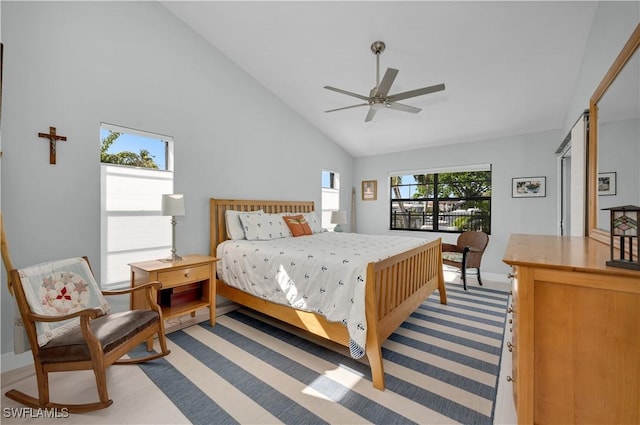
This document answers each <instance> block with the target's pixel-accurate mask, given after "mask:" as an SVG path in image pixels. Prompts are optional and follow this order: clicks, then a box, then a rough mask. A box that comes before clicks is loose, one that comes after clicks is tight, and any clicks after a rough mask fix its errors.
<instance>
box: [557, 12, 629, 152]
mask: <svg viewBox="0 0 640 425" xmlns="http://www.w3.org/2000/svg"><path fill="white" fill-rule="evenodd" d="M638 22H640V2H638V1H601V2H600V3H599V5H598V9H597V10H596V13H595V16H594V18H593V25H592V27H591V31H590V32H589V38H588V40H587V45H586V47H585V52H584V56H583V57H582V65H581V66H580V72H579V73H578V78H577V79H576V84H575V88H574V90H573V96H572V97H571V100H570V101H569V107H568V108H567V114H566V115H565V125H564V130H563V132H562V134H567V133H568V132H569V131H570V130H571V127H572V126H573V124H575V122H576V120H577V119H578V117H579V116H580V115H581V114H582V113H583V112H584V110H585V109H589V99H590V98H591V96H592V95H593V92H594V91H595V90H596V87H598V84H600V81H602V79H603V78H604V75H605V74H606V73H607V71H608V70H609V68H610V67H611V64H613V61H614V60H615V58H616V57H617V56H618V54H619V53H620V50H622V46H624V44H625V43H626V42H627V40H628V39H629V37H630V36H631V33H632V32H633V30H634V29H635V27H636V26H637V25H638ZM558 144H559V142H558Z"/></svg>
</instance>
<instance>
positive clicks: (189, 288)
mask: <svg viewBox="0 0 640 425" xmlns="http://www.w3.org/2000/svg"><path fill="white" fill-rule="evenodd" d="M218 260H219V258H216V257H209V256H207V255H198V254H193V255H185V256H183V257H182V260H178V261H172V262H166V261H161V260H151V261H143V262H139V263H131V264H129V266H130V267H131V287H135V286H139V285H142V284H143V283H146V282H150V281H155V280H158V281H160V282H161V283H162V289H160V290H159V291H155V290H152V296H153V297H154V299H157V302H158V304H159V305H160V307H161V308H162V317H163V319H165V320H166V319H170V318H172V317H177V316H182V315H185V314H191V316H192V317H193V316H195V313H196V310H200V309H201V308H205V307H209V323H210V324H211V326H215V324H216V270H215V267H216V266H215V264H216V261H218ZM148 308H149V303H148V302H147V299H146V298H145V297H144V294H141V293H140V291H137V292H134V293H133V294H132V296H131V309H148Z"/></svg>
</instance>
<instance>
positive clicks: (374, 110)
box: [364, 108, 378, 122]
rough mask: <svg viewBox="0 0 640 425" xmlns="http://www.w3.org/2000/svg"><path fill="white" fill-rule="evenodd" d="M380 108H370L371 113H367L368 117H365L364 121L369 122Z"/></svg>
mask: <svg viewBox="0 0 640 425" xmlns="http://www.w3.org/2000/svg"><path fill="white" fill-rule="evenodd" d="M377 111H378V110H377V109H375V108H369V113H368V114H367V117H366V118H365V119H364V122H369V121H371V120H372V119H373V117H374V116H375V114H376V112H377Z"/></svg>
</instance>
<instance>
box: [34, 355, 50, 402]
mask: <svg viewBox="0 0 640 425" xmlns="http://www.w3.org/2000/svg"><path fill="white" fill-rule="evenodd" d="M36 368H39V370H36V381H37V382H38V402H39V403H40V406H46V405H48V404H49V374H48V373H47V372H45V371H44V370H42V368H41V366H40V364H37V365H36Z"/></svg>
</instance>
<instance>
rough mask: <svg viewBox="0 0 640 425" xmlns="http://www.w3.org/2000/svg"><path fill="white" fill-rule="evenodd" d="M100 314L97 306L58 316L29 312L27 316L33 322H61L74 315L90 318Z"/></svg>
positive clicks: (100, 311)
mask: <svg viewBox="0 0 640 425" xmlns="http://www.w3.org/2000/svg"><path fill="white" fill-rule="evenodd" d="M101 315H102V310H100V309H99V308H86V309H84V310H79V311H76V312H75V313H71V314H63V315H60V316H45V315H42V314H36V313H29V314H28V315H27V317H28V318H29V320H33V321H34V322H61V321H63V320H69V319H73V318H74V317H80V316H87V317H89V318H90V319H95V318H96V317H98V316H101Z"/></svg>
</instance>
